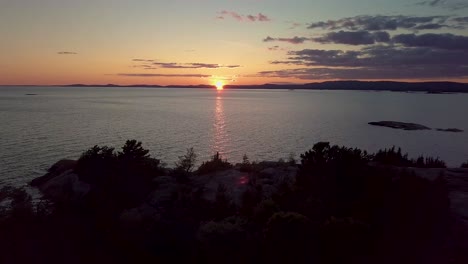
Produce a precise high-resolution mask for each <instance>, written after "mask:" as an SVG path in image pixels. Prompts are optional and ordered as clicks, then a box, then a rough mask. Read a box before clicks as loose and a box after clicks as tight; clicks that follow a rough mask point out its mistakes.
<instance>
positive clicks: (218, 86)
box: [215, 80, 224, 91]
mask: <svg viewBox="0 0 468 264" xmlns="http://www.w3.org/2000/svg"><path fill="white" fill-rule="evenodd" d="M215 86H216V90H218V91H221V90H223V89H224V82H223V81H220V80H218V81H216V82H215Z"/></svg>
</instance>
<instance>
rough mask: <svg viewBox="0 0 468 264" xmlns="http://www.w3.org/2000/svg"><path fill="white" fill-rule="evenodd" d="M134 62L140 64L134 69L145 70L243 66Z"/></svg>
mask: <svg viewBox="0 0 468 264" xmlns="http://www.w3.org/2000/svg"><path fill="white" fill-rule="evenodd" d="M132 61H133V62H136V63H138V64H137V65H133V67H134V68H143V69H156V68H164V69H220V68H229V69H234V68H239V67H242V66H241V65H237V64H229V65H223V64H215V63H199V62H195V63H177V62H157V61H155V60H146V59H133V60H132Z"/></svg>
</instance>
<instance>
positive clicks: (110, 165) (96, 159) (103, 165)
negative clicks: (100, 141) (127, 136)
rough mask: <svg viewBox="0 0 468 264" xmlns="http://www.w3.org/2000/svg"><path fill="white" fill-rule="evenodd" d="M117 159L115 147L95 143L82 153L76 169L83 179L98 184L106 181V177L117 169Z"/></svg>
mask: <svg viewBox="0 0 468 264" xmlns="http://www.w3.org/2000/svg"><path fill="white" fill-rule="evenodd" d="M116 159H117V157H116V155H115V153H114V148H111V147H107V146H103V147H99V146H98V145H95V146H94V147H92V148H90V149H88V150H87V151H85V152H84V153H83V154H81V156H80V158H79V159H78V162H77V165H76V168H75V171H76V172H77V173H78V175H79V176H80V179H81V180H82V181H84V182H87V183H91V184H96V183H99V182H102V181H106V178H105V177H106V176H108V175H109V174H111V173H112V171H113V170H115V166H116V161H117V160H116Z"/></svg>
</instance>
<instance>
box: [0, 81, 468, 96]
mask: <svg viewBox="0 0 468 264" xmlns="http://www.w3.org/2000/svg"><path fill="white" fill-rule="evenodd" d="M5 86H9V87H37V86H41V87H43V86H52V87H77V88H79V87H103V88H107V87H109V88H112V87H122V88H210V89H213V88H215V86H213V85H206V84H201V85H165V86H164V85H148V84H135V85H118V84H105V85H102V84H97V85H88V84H69V85H0V87H5ZM224 88H225V89H228V90H229V89H266V90H344V91H393V92H427V93H430V94H444V93H468V83H458V82H414V83H413V82H391V81H375V82H365V81H329V82H321V83H307V84H261V85H225V86H224Z"/></svg>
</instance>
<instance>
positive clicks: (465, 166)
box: [460, 161, 468, 169]
mask: <svg viewBox="0 0 468 264" xmlns="http://www.w3.org/2000/svg"><path fill="white" fill-rule="evenodd" d="M460 167H461V168H465V169H468V161H467V162H465V163H463V164H462V165H461V166H460Z"/></svg>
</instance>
